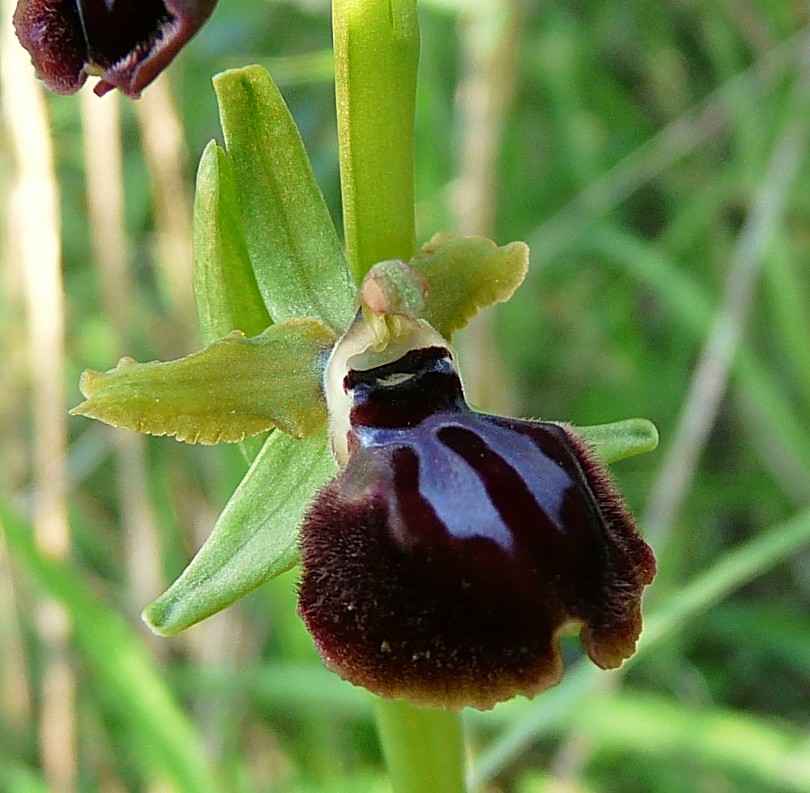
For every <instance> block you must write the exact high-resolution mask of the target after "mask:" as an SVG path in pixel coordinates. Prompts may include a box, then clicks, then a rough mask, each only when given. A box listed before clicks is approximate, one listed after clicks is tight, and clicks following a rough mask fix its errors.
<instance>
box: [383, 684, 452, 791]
mask: <svg viewBox="0 0 810 793" xmlns="http://www.w3.org/2000/svg"><path fill="white" fill-rule="evenodd" d="M374 715H375V717H376V720H377V729H378V730H379V733H380V742H381V743H382V747H383V752H384V754H385V761H386V763H387V764H388V770H389V773H390V774H391V783H392V785H393V788H394V791H395V793H463V791H465V790H466V789H467V788H466V784H465V781H464V778H465V772H464V739H463V735H462V730H461V719H460V718H459V716H458V714H457V713H453V712H452V711H449V710H437V709H435V708H416V707H414V706H413V705H410V704H408V703H407V702H403V701H402V700H396V701H393V702H392V701H390V700H384V699H376V698H375V700H374Z"/></svg>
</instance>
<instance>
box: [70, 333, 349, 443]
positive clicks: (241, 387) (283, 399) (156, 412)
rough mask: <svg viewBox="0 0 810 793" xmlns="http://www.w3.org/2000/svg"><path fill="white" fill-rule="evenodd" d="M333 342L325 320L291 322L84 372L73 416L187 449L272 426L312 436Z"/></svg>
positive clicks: (322, 417) (321, 417)
mask: <svg viewBox="0 0 810 793" xmlns="http://www.w3.org/2000/svg"><path fill="white" fill-rule="evenodd" d="M335 339H336V336H335V333H334V331H333V330H332V329H331V328H329V327H328V326H327V325H325V324H324V323H323V322H320V321H319V320H316V319H296V320H290V321H288V322H284V323H282V324H279V325H271V326H270V327H269V328H267V330H265V331H264V333H262V334H261V335H259V336H256V337H254V338H252V339H249V338H246V337H245V335H244V334H243V333H241V332H240V331H234V332H233V333H231V334H229V335H228V336H226V337H225V338H224V339H220V340H219V341H215V342H214V343H213V344H211V345H209V346H208V347H206V348H205V349H204V350H202V351H201V352H198V353H194V354H193V355H189V356H187V357H186V358H181V359H180V360H177V361H169V362H166V363H164V362H160V361H153V362H151V363H137V362H135V361H133V360H132V359H131V358H122V359H121V361H120V362H119V363H118V366H116V367H115V369H111V370H110V371H108V372H103V373H102V372H95V371H92V370H87V371H85V372H84V373H83V374H82V378H81V382H80V388H81V390H82V393H83V394H84V396H85V397H86V401H85V402H82V403H81V404H80V405H78V406H77V407H75V408H73V410H72V411H71V414H73V415H80V416H87V417H89V418H94V419H98V420H99V421H103V422H105V423H107V424H112V425H113V426H114V427H123V428H125V429H129V430H135V431H136V432H145V433H149V434H150V435H173V436H174V437H175V438H177V440H179V441H185V442H187V443H203V444H213V443H219V442H229V443H232V442H236V441H241V440H242V439H243V438H245V437H246V436H249V435H256V434H257V433H259V432H264V431H266V430H269V429H272V428H273V427H278V428H279V429H281V430H283V431H284V432H287V433H289V434H290V435H293V436H295V437H301V436H304V435H310V434H312V433H314V432H317V431H318V430H319V429H320V428H322V427H323V426H324V424H325V422H326V405H325V403H324V401H323V394H322V389H321V369H322V366H323V361H324V358H325V355H326V353H327V351H328V350H329V349H330V348H331V347H332V345H334V343H335Z"/></svg>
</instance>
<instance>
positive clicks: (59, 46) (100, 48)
mask: <svg viewBox="0 0 810 793" xmlns="http://www.w3.org/2000/svg"><path fill="white" fill-rule="evenodd" d="M216 2H217V0H18V3H17V10H16V11H15V12H14V27H15V28H16V30H17V38H19V40H20V43H21V44H22V45H23V47H25V49H27V50H28V52H29V53H30V54H31V60H32V61H33V62H34V66H35V67H36V70H37V74H38V76H39V77H40V78H41V79H42V80H43V82H44V83H45V85H47V86H48V88H50V89H51V90H52V91H55V92H56V93H59V94H72V93H75V92H76V91H78V90H79V88H81V87H82V85H84V81H85V80H86V79H87V75H88V74H100V75H101V80H100V81H99V83H98V84H97V85H96V87H95V92H96V93H97V94H98V95H99V96H101V95H103V94H105V93H107V91H109V90H111V89H113V88H119V89H120V90H121V91H122V92H123V93H125V94H126V95H127V96H129V97H132V98H133V99H136V98H137V97H138V96H140V93H141V91H143V89H144V88H145V87H146V86H147V85H148V84H149V83H151V82H152V80H154V79H155V78H156V77H157V76H158V75H159V74H160V72H161V71H162V70H163V69H164V68H165V67H166V66H167V65H168V64H169V62H170V61H171V60H172V58H174V56H175V55H177V53H178V52H179V51H180V49H181V47H182V46H183V45H184V44H185V43H186V42H187V41H188V40H189V39H190V38H191V37H192V36H193V35H194V34H195V33H196V32H197V30H198V29H199V28H200V26H201V25H202V23H203V22H205V20H206V19H207V18H208V16H209V15H210V14H211V11H213V9H214V6H215V5H216Z"/></svg>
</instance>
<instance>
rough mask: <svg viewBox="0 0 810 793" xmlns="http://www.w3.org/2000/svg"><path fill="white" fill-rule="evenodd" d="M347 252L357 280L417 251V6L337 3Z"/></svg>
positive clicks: (354, 0) (374, 0)
mask: <svg viewBox="0 0 810 793" xmlns="http://www.w3.org/2000/svg"><path fill="white" fill-rule="evenodd" d="M332 25H333V31H334V33H333V35H334V46H335V84H336V93H337V123H338V143H339V147H340V180H341V188H342V191H343V225H344V233H345V236H346V249H347V253H348V256H349V262H350V264H351V267H352V270H353V271H354V274H355V276H356V278H357V280H358V283H359V282H360V280H362V278H363V276H364V275H365V274H366V273H367V272H368V270H369V268H370V267H371V266H372V265H373V264H375V263H376V262H380V261H384V260H386V259H397V258H399V259H406V260H407V259H410V257H411V255H412V254H413V250H414V244H415V232H414V167H413V125H414V107H415V102H416V70H417V66H418V62H419V23H418V20H417V15H416V0H333V2H332Z"/></svg>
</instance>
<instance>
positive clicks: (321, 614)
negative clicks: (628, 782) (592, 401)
mask: <svg viewBox="0 0 810 793" xmlns="http://www.w3.org/2000/svg"><path fill="white" fill-rule="evenodd" d="M344 387H345V389H346V392H347V393H348V395H349V396H350V398H351V412H350V429H349V438H348V448H349V451H350V456H349V460H348V463H347V465H346V468H345V469H344V470H343V471H342V472H341V473H340V474H339V475H338V476H337V477H336V478H335V479H334V480H333V481H332V482H331V483H330V484H329V485H327V486H326V488H324V490H323V491H321V493H320V494H319V495H318V497H317V499H316V501H315V503H314V505H313V506H312V507H311V509H310V511H309V513H308V515H307V517H306V520H305V523H304V526H303V531H302V566H303V577H302V582H301V591H300V606H299V611H300V614H301V616H302V617H303V619H304V621H305V622H306V624H307V627H308V628H309V630H310V632H311V633H312V635H313V636H314V638H315V642H316V645H317V647H318V650H319V651H320V653H321V655H322V656H323V658H324V660H325V662H326V664H327V665H328V666H329V667H330V668H332V669H333V670H335V671H336V672H337V673H338V674H340V675H341V676H343V677H344V678H346V679H347V680H350V681H351V682H353V683H356V684H358V685H362V686H365V687H366V688H368V689H370V690H371V691H373V692H375V693H377V694H379V695H381V696H384V697H395V698H399V697H401V698H406V699H409V700H411V701H413V702H415V703H417V704H423V705H435V706H441V707H449V708H460V707H464V706H466V705H469V706H472V707H476V708H482V709H485V708H490V707H492V706H493V705H494V704H495V703H496V702H499V701H501V700H504V699H509V698H511V697H513V696H514V695H516V694H524V695H526V696H532V695H534V694H536V693H538V692H539V691H542V690H543V689H545V688H547V687H548V686H550V685H553V684H554V683H556V682H558V681H559V679H560V677H561V675H562V662H561V658H560V651H559V646H558V637H559V634H560V633H561V632H565V631H566V630H571V629H573V630H578V629H579V630H581V637H582V642H583V645H584V647H585V650H586V652H587V653H588V655H589V656H590V657H591V658H592V659H593V660H594V661H595V662H596V663H597V664H598V665H599V666H601V667H605V668H612V667H616V666H619V665H620V664H621V662H622V661H623V660H624V659H625V658H627V657H628V656H630V655H631V654H632V653H633V651H634V649H635V643H636V640H637V638H638V635H639V632H640V630H641V615H640V598H641V593H642V590H643V588H644V586H645V585H647V584H649V583H650V582H651V581H652V579H653V576H654V574H655V561H654V558H653V556H652V552H651V551H650V549H649V547H648V546H647V545H646V543H645V542H644V541H643V540H642V539H641V538H640V537H639V535H638V533H637V532H636V530H635V528H634V526H633V522H632V519H631V517H630V516H629V514H628V513H627V511H626V509H625V508H624V506H623V504H622V502H621V499H620V497H619V496H618V494H617V493H616V492H615V491H614V489H613V487H612V486H611V484H610V482H609V479H608V476H607V474H606V472H605V470H604V468H603V466H602V465H601V464H599V463H598V462H597V461H596V460H595V459H594V457H593V455H592V454H591V453H590V451H589V450H588V449H586V448H585V446H584V444H583V443H582V442H581V441H580V440H578V439H577V438H576V436H575V435H574V434H573V433H572V432H571V431H570V430H569V429H568V428H566V427H565V426H562V425H559V424H552V423H545V422H534V421H520V420H516V419H507V418H500V417H497V416H490V415H485V414H481V413H476V412H474V411H472V410H471V409H470V408H469V407H468V406H467V404H466V402H465V401H464V395H463V392H462V388H461V383H460V380H459V377H458V375H457V373H456V371H455V367H454V364H453V359H452V354H451V353H450V351H449V350H448V349H446V348H443V347H429V348H426V349H424V348H423V349H416V350H412V351H411V352H408V353H407V354H406V355H405V356H404V357H403V358H401V359H400V360H398V361H395V362H393V363H389V364H386V365H384V366H379V367H377V368H374V369H370V370H368V371H356V370H350V371H349V372H348V374H347V375H346V378H345V381H344Z"/></svg>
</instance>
